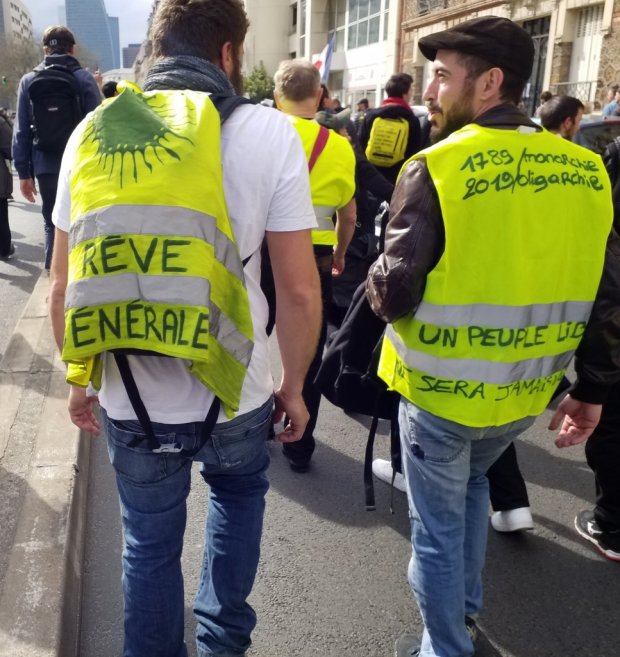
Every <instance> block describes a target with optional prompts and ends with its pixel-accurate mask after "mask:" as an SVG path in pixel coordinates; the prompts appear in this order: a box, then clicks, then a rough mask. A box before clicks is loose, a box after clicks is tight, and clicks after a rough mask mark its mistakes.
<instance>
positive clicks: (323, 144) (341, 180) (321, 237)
mask: <svg viewBox="0 0 620 657" xmlns="http://www.w3.org/2000/svg"><path fill="white" fill-rule="evenodd" d="M274 82H275V90H274V98H275V102H276V105H277V107H278V109H280V110H281V111H282V112H284V114H285V115H286V116H287V118H288V119H289V121H290V123H291V125H292V126H293V127H294V128H295V130H296V131H297V134H298V135H299V137H300V139H301V143H302V145H303V149H304V152H305V154H306V159H307V160H308V169H309V171H310V191H311V193H312V204H313V206H314V212H315V215H316V220H317V227H316V228H315V229H314V230H313V231H312V244H313V247H314V255H315V258H316V264H317V268H318V271H319V277H320V279H321V297H322V300H323V312H322V316H323V320H322V324H321V334H320V337H319V344H318V346H317V350H316V352H315V354H314V359H313V360H312V363H311V364H310V367H309V368H308V373H307V374H306V380H305V382H304V391H303V396H304V401H305V403H306V407H307V408H308V412H309V413H310V420H309V422H308V425H307V427H306V430H305V432H304V435H303V437H302V439H301V440H300V441H298V442H296V443H295V444H293V443H288V444H286V445H284V446H283V448H282V449H283V452H284V455H285V456H286V457H287V459H288V461H289V464H290V466H291V468H292V469H293V470H294V471H295V472H306V471H307V470H308V468H309V467H310V459H311V457H312V453H313V452H314V448H315V441H314V435H313V432H314V428H315V426H316V422H317V419H318V415H319V404H320V402H321V392H320V390H319V388H318V386H317V385H316V384H315V383H314V379H315V377H316V373H317V372H318V370H319V366H320V364H321V358H322V356H323V347H324V346H325V339H326V336H327V319H326V309H327V307H328V305H329V303H330V302H331V298H332V276H339V275H340V274H341V273H342V271H343V270H344V258H345V254H346V251H347V247H348V246H349V242H350V241H351V237H352V236H353V232H354V231H355V218H356V209H355V199H354V197H353V195H354V193H355V155H354V153H353V148H352V147H351V144H350V143H349V141H348V140H347V139H346V137H343V136H342V135H339V134H336V133H335V132H334V131H333V130H328V129H327V128H325V127H323V126H320V125H319V124H318V123H317V122H316V121H315V120H314V115H315V114H316V112H317V109H318V106H319V100H320V97H321V79H320V75H319V71H318V69H317V68H316V67H315V66H313V65H312V64H311V63H310V62H309V61H307V60H304V59H293V60H285V61H283V62H281V63H280V66H279V67H278V70H277V71H276V74H275V76H274ZM334 213H335V214H336V221H335V222H334V220H333V218H332V217H333V215H334Z"/></svg>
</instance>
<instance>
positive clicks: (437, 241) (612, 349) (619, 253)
mask: <svg viewBox="0 0 620 657" xmlns="http://www.w3.org/2000/svg"><path fill="white" fill-rule="evenodd" d="M476 123H477V124H478V125H481V126H493V127H495V128H506V129H515V128H516V127H517V126H519V125H528V126H533V127H536V128H537V129H540V127H539V126H537V125H536V124H535V123H533V122H532V121H531V120H530V119H529V118H528V117H527V116H526V115H525V114H524V113H523V112H521V111H520V110H518V109H517V108H516V107H515V106H514V105H512V104H502V105H498V106H496V107H493V108H492V109H490V110H488V111H487V112H485V113H484V114H482V115H481V116H479V117H478V118H477V120H476ZM614 225H618V218H616V219H615V221H614ZM444 246H445V232H444V225H443V217H442V214H441V208H440V205H439V199H438V197H437V192H436V190H435V187H434V185H433V182H432V180H431V178H430V175H429V173H428V169H427V166H426V161H425V160H424V159H420V160H414V161H413V162H411V163H410V164H408V165H407V166H406V167H405V169H404V170H403V172H402V175H401V177H400V180H399V182H398V184H397V186H396V189H395V191H394V195H393V196H392V203H391V206H390V219H389V223H388V226H387V230H386V234H385V251H384V253H382V254H381V255H380V256H379V259H378V260H377V261H376V262H375V263H374V265H373V266H372V267H371V269H370V271H369V274H368V280H367V286H366V293H367V296H368V300H369V302H370V305H371V306H372V309H373V310H374V312H375V313H376V314H377V315H378V316H379V317H381V318H382V319H383V320H384V321H386V322H392V321H394V320H396V319H398V318H399V317H402V316H403V315H405V314H407V313H414V312H415V311H416V309H417V307H418V305H419V303H420V301H421V300H422V295H423V293H424V286H425V285H426V277H427V275H428V274H429V273H430V272H431V271H432V270H433V268H434V267H435V265H436V264H437V262H438V261H439V259H440V258H441V255H442V254H443V250H444ZM567 266H570V263H567ZM575 369H576V371H577V381H576V383H575V384H574V386H573V389H572V390H571V395H572V396H574V397H575V398H576V399H580V400H582V401H587V402H591V403H602V402H603V401H605V398H606V396H607V390H608V387H609V386H610V385H611V384H613V383H615V382H618V381H620V237H618V234H617V233H616V232H615V231H612V233H611V235H610V237H609V241H608V244H607V254H606V259H605V268H604V271H603V277H602V279H601V284H600V287H599V292H598V295H597V298H596V301H595V303H594V308H593V310H592V314H591V316H590V321H589V323H588V327H587V329H586V332H585V335H584V338H583V340H582V342H581V344H580V346H579V349H578V350H577V353H576V357H575Z"/></svg>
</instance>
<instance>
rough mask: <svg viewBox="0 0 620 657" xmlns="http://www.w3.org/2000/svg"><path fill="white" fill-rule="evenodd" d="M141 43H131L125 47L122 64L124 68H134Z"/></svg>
mask: <svg viewBox="0 0 620 657" xmlns="http://www.w3.org/2000/svg"><path fill="white" fill-rule="evenodd" d="M141 45H142V44H140V43H130V44H129V45H128V46H125V47H124V48H123V57H122V66H123V68H132V67H133V65H134V62H135V61H136V57H137V56H138V53H139V52H140V46H141Z"/></svg>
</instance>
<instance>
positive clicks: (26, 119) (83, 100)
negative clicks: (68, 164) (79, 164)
mask: <svg viewBox="0 0 620 657" xmlns="http://www.w3.org/2000/svg"><path fill="white" fill-rule="evenodd" d="M43 52H44V53H45V59H44V60H43V62H42V63H41V64H39V65H38V66H37V67H36V68H35V69H34V71H31V72H30V73H26V75H24V76H23V77H22V79H21V80H20V83H19V88H18V90H17V115H16V117H15V128H14V131H13V161H14V163H15V168H16V169H17V174H18V175H19V186H20V189H21V192H22V194H23V195H24V197H25V198H26V199H27V200H28V201H30V202H31V203H34V202H35V196H36V194H37V188H36V185H35V182H34V179H35V178H36V180H37V183H38V186H39V193H40V194H41V205H42V208H41V212H42V214H43V219H44V221H45V269H47V270H48V271H49V268H50V265H51V262H52V250H53V246H54V224H53V223H52V210H53V209H54V203H55V202H56V188H57V187H58V173H59V171H60V162H61V160H62V153H63V151H62V150H60V151H58V152H49V151H46V152H43V151H42V150H41V149H40V148H38V147H37V144H36V135H35V133H34V130H33V128H32V124H33V117H32V106H31V102H30V96H29V93H28V92H29V89H30V85H31V83H32V81H33V79H34V77H35V75H36V74H37V73H38V72H39V71H41V70H43V69H44V68H45V67H47V66H52V65H60V66H64V67H66V68H67V69H69V70H70V71H71V72H72V73H73V75H74V76H75V79H76V81H77V84H78V88H79V91H80V105H81V110H82V114H83V115H86V114H87V113H88V112H90V111H91V110H94V109H95V107H97V105H99V103H101V92H100V91H99V87H98V86H97V82H96V81H95V78H94V77H93V76H92V75H91V73H89V72H88V71H87V70H85V69H83V68H81V67H80V63H79V62H78V60H77V59H76V58H75V56H74V55H75V37H74V36H73V33H72V32H71V30H69V29H68V28H66V27H64V26H63V25H53V26H51V27H48V28H47V29H46V30H45V32H44V33H43Z"/></svg>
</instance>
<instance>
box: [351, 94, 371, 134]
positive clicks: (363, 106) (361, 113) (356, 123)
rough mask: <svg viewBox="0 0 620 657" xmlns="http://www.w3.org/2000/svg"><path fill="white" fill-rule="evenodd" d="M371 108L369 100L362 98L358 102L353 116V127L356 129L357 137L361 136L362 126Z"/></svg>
mask: <svg viewBox="0 0 620 657" xmlns="http://www.w3.org/2000/svg"><path fill="white" fill-rule="evenodd" d="M369 107H370V105H369V104H368V98H362V99H360V100H358V101H357V105H356V106H355V109H356V111H355V114H354V116H353V127H354V128H355V134H357V135H359V132H360V126H361V125H362V121H363V120H364V117H365V116H366V112H368V108H369Z"/></svg>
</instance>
